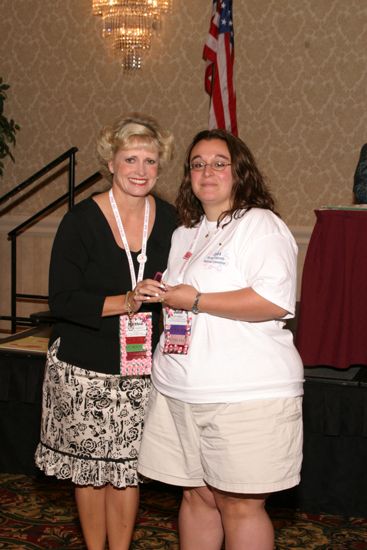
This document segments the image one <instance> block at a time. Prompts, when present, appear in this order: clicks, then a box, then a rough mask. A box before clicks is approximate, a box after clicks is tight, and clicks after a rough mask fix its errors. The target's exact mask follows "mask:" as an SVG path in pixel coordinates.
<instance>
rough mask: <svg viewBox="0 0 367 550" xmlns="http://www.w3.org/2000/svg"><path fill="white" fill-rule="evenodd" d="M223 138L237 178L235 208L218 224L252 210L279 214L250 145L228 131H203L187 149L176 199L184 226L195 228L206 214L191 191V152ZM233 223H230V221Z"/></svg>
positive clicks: (234, 179) (225, 213) (233, 197)
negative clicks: (207, 142) (199, 145)
mask: <svg viewBox="0 0 367 550" xmlns="http://www.w3.org/2000/svg"><path fill="white" fill-rule="evenodd" d="M212 139H221V140H222V141H225V142H226V144H227V147H228V151H229V153H230V157H231V164H232V166H231V168H232V177H233V187H232V207H231V208H230V209H229V210H227V211H225V212H222V214H221V215H220V216H219V219H218V224H219V223H220V222H221V221H222V220H223V219H224V218H225V217H226V216H229V217H230V220H231V219H232V218H240V217H241V216H243V215H244V214H245V213H246V212H247V211H248V210H250V209H251V208H254V207H256V208H266V209H268V210H271V211H272V212H274V213H275V214H277V215H278V213H277V212H276V211H275V202H274V199H273V197H272V195H271V193H270V191H269V189H268V188H267V185H266V183H265V180H264V177H263V176H262V174H261V172H260V170H259V169H258V167H257V165H256V162H255V159H254V157H253V155H252V153H251V151H250V149H249V148H248V147H247V145H246V144H245V143H244V142H243V141H242V140H241V139H240V138H238V137H236V136H234V135H232V134H230V133H229V132H227V131H226V130H221V129H215V130H203V131H201V132H199V133H198V134H196V136H195V137H194V138H193V140H192V142H191V144H190V145H189V148H188V149H187V153H186V158H185V165H184V176H183V179H182V182H181V185H180V188H179V192H178V197H177V200H176V208H177V211H178V215H179V218H180V221H181V223H182V224H183V225H184V226H186V227H194V226H195V225H197V224H198V222H199V221H200V219H201V218H202V216H203V214H204V210H203V207H202V205H201V202H200V201H199V199H197V198H196V196H195V195H194V193H193V191H192V188H191V170H190V161H191V152H192V150H193V148H194V147H195V145H196V144H197V143H199V141H202V140H208V141H209V140H212ZM230 220H229V221H230Z"/></svg>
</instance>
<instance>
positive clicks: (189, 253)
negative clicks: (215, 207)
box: [178, 216, 205, 275]
mask: <svg viewBox="0 0 367 550" xmlns="http://www.w3.org/2000/svg"><path fill="white" fill-rule="evenodd" d="M204 221H205V216H203V219H202V220H201V223H200V225H199V227H198V228H197V229H196V231H195V235H194V238H193V239H192V241H191V244H190V246H189V248H188V249H187V251H186V252H185V254H184V255H183V256H182V259H183V262H182V265H181V267H180V270H179V272H178V274H179V275H183V274H184V273H185V271H186V269H187V266H188V265H189V261H190V259H191V257H192V255H193V253H194V250H195V248H196V245H197V242H198V240H199V235H200V233H201V230H202V227H203V225H204Z"/></svg>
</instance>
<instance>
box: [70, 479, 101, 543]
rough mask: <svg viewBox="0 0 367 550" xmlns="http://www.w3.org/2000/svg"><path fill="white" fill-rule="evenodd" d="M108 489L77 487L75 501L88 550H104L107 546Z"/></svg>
mask: <svg viewBox="0 0 367 550" xmlns="http://www.w3.org/2000/svg"><path fill="white" fill-rule="evenodd" d="M105 496H106V487H98V488H97V487H90V486H88V487H80V486H77V487H75V500H76V504H77V508H78V513H79V519H80V523H81V526H82V530H83V535H84V540H85V544H86V546H87V548H88V550H104V548H105V544H106V536H107V529H106V513H105Z"/></svg>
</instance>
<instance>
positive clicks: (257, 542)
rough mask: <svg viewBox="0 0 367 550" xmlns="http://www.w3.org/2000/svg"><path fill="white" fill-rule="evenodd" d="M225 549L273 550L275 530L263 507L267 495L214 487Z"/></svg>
mask: <svg viewBox="0 0 367 550" xmlns="http://www.w3.org/2000/svg"><path fill="white" fill-rule="evenodd" d="M213 495H214V498H215V501H216V504H217V507H218V509H219V511H220V514H221V518H222V522H223V527H224V536H225V548H226V550H243V549H244V548H246V550H273V548H274V529H273V525H272V523H271V520H270V518H269V516H268V514H267V512H266V510H265V499H266V495H241V494H235V493H225V492H221V491H218V490H215V489H213Z"/></svg>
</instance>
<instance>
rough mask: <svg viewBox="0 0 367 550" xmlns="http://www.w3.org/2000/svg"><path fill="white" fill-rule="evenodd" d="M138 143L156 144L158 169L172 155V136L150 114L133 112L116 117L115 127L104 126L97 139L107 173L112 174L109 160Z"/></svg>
mask: <svg viewBox="0 0 367 550" xmlns="http://www.w3.org/2000/svg"><path fill="white" fill-rule="evenodd" d="M135 145H139V146H142V147H147V148H148V149H149V148H150V147H152V146H154V147H157V149H158V154H159V169H161V168H162V167H164V166H165V164H167V163H168V162H169V161H170V160H171V158H172V155H173V135H172V134H171V133H170V132H168V131H167V130H164V129H163V128H161V127H160V125H159V124H158V122H157V121H156V120H155V119H154V118H153V117H151V116H148V115H145V114H142V113H130V114H128V115H126V116H124V117H123V118H119V119H117V120H116V121H115V122H114V124H113V125H112V126H106V127H105V128H103V129H102V131H101V133H100V135H99V138H98V140H97V153H98V157H99V161H100V163H101V165H102V171H103V172H104V174H105V175H108V176H111V174H110V171H109V168H108V163H109V162H110V161H111V160H112V159H113V157H114V156H115V154H116V153H117V151H120V150H121V149H130V148H131V147H134V146H135Z"/></svg>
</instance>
